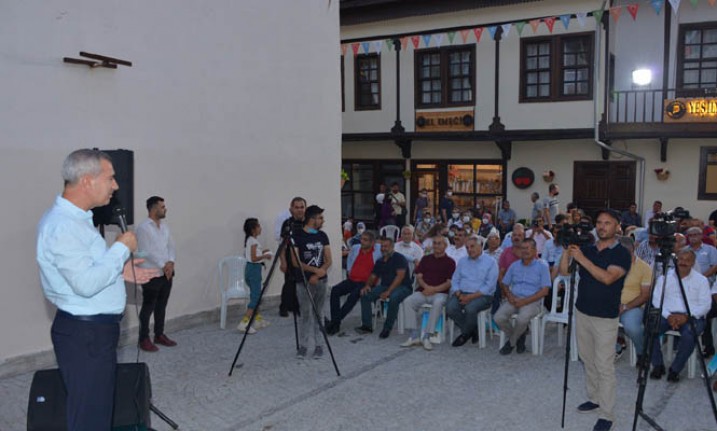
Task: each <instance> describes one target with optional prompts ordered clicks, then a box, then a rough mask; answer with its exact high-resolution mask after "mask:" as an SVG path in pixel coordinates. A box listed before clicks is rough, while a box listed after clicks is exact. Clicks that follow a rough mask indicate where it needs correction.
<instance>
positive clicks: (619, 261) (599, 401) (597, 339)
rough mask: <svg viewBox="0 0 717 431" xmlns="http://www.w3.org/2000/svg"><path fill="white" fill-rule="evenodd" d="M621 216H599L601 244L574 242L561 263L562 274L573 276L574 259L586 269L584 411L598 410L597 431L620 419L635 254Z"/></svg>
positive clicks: (581, 294) (580, 300)
mask: <svg viewBox="0 0 717 431" xmlns="http://www.w3.org/2000/svg"><path fill="white" fill-rule="evenodd" d="M619 226H620V215H619V214H617V213H615V212H614V211H612V210H609V209H603V210H600V211H599V212H598V216H597V224H596V230H597V235H598V241H597V243H595V244H592V245H585V246H582V247H580V246H578V245H577V244H571V245H569V246H568V248H567V249H566V252H565V253H563V255H562V257H561V259H560V273H561V274H562V275H568V274H569V273H570V269H569V264H570V258H572V259H573V260H574V261H575V262H577V263H578V264H579V265H580V269H579V274H580V284H579V285H578V294H577V301H576V303H575V308H576V319H575V325H576V329H575V330H576V336H577V340H578V343H577V344H578V352H579V354H580V357H581V358H582V360H583V363H584V365H585V374H586V376H585V380H586V386H587V393H588V401H586V402H585V403H583V404H581V405H580V406H578V412H580V413H589V412H593V411H595V412H597V413H598V421H597V423H596V424H595V427H594V428H593V429H594V430H596V431H601V430H609V429H611V428H612V425H613V421H614V420H615V416H614V414H613V408H614V407H615V388H616V383H617V382H616V379H615V360H614V359H615V339H616V338H617V331H618V326H619V320H618V316H619V314H620V295H621V292H622V287H623V283H624V281H625V275H626V274H627V273H628V271H629V270H630V265H631V258H630V253H629V252H628V251H627V250H626V249H625V248H624V247H623V246H621V245H620V243H619V242H618V240H617V236H616V233H617V230H618V227H619Z"/></svg>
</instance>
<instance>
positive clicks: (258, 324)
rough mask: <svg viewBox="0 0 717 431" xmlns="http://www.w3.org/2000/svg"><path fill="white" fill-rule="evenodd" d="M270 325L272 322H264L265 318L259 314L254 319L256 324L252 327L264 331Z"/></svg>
mask: <svg viewBox="0 0 717 431" xmlns="http://www.w3.org/2000/svg"><path fill="white" fill-rule="evenodd" d="M269 325H271V322H269V321H268V320H264V317H263V316H262V315H261V314H257V315H256V317H255V318H254V324H253V325H252V326H253V327H255V328H256V329H264V328H266V327H267V326H269Z"/></svg>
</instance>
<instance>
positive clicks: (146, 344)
mask: <svg viewBox="0 0 717 431" xmlns="http://www.w3.org/2000/svg"><path fill="white" fill-rule="evenodd" d="M139 348H140V349H142V350H144V351H145V352H156V351H157V350H159V347H157V346H155V345H154V343H152V340H150V339H149V338H145V339H144V340H142V341H140V342H139Z"/></svg>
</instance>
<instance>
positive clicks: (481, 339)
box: [477, 310, 488, 349]
mask: <svg viewBox="0 0 717 431" xmlns="http://www.w3.org/2000/svg"><path fill="white" fill-rule="evenodd" d="M487 316H488V310H483V311H481V312H480V313H478V329H477V330H478V347H479V348H481V349H485V346H486V341H485V339H486V337H487V335H488V331H487V329H488V328H487V324H488V318H487Z"/></svg>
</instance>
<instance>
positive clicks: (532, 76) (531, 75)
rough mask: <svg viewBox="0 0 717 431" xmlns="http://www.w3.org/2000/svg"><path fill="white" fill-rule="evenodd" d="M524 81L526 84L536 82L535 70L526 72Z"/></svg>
mask: <svg viewBox="0 0 717 431" xmlns="http://www.w3.org/2000/svg"><path fill="white" fill-rule="evenodd" d="M525 81H526V82H527V83H528V84H537V83H538V74H537V73H535V72H532V73H528V74H526V75H525Z"/></svg>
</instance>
